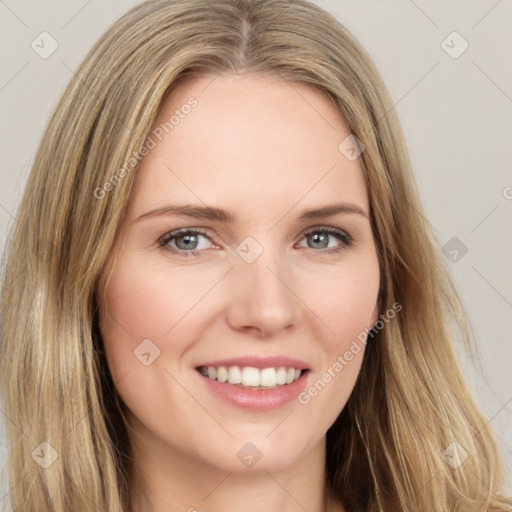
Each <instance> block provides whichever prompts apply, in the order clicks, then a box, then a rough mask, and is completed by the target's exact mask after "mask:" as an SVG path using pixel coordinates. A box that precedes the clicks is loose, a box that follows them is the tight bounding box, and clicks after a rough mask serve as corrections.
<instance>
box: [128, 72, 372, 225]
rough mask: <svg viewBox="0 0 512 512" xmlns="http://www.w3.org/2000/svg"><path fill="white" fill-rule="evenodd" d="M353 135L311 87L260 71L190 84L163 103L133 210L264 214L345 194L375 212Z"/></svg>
mask: <svg viewBox="0 0 512 512" xmlns="http://www.w3.org/2000/svg"><path fill="white" fill-rule="evenodd" d="M191 105H193V106H191ZM349 134H350V130H349V128H348V126H347V124H346V122H345V120H344V119H343V116H342V115H341V114H340V113H339V111H338V110H337V109H336V107H335V106H334V104H333V103H332V102H331V101H330V100H329V98H327V97H326V96H325V95H324V94H322V93H321V92H320V91H319V90H317V89H315V88H313V87H311V86H307V85H304V84H298V83H290V82H285V81H283V80H281V79H279V77H274V76H262V75H254V74H242V75H219V76H206V77H202V78H198V79H194V80H189V81H186V82H183V83H181V84H180V85H179V86H177V87H176V88H175V89H174V90H173V91H172V92H171V93H170V94H169V95H168V96H167V98H166V99H165V101H164V102H163V103H162V106H161V108H160V110H159V113H158V115H157V118H156V120H155V122H154V125H153V127H152V130H151V132H150V137H151V138H152V139H153V141H154V143H155V145H154V147H153V148H152V149H150V150H149V152H148V154H147V155H146V156H145V157H144V158H143V159H142V161H141V163H140V165H139V168H138V170H137V176H136V179H135V184H134V189H133V193H132V198H131V201H130V202H131V206H130V209H131V210H132V212H133V214H134V215H135V214H139V213H140V212H141V210H143V209H144V208H148V207H158V206H160V205H164V204H165V203H166V202H171V203H183V202H186V203H194V204H197V203H199V202H201V203H204V204H207V205H209V206H219V207H222V208H225V207H227V206H228V207H229V209H231V210H233V211H237V210H240V212H241V213H243V212H245V213H246V214H247V215H254V214H257V215H258V216H259V217H261V216H264V215H265V214H266V213H268V214H269V215H270V216H275V214H276V212H277V211H281V212H282V211H283V210H286V209H289V208H292V207H293V205H295V204H297V205H298V206H299V207H300V209H302V208H306V207H308V206H316V205H317V203H318V202H325V201H332V200H338V201H350V202H352V203H357V204H358V205H359V206H361V207H362V208H364V209H366V210H367V208H368V203H367V194H366V186H365V182H364V177H363V173H362V169H361V167H360V163H359V160H355V161H350V160H349V159H347V158H346V157H345V156H344V154H343V153H342V152H341V151H340V150H339V147H338V146H339V145H340V143H341V142H342V141H343V140H344V139H346V137H347V136H348V135H349ZM228 203H229V204H228Z"/></svg>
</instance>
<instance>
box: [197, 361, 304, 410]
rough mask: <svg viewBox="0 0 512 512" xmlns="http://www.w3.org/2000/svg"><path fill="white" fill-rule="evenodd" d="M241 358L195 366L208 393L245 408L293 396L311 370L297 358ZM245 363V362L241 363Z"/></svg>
mask: <svg viewBox="0 0 512 512" xmlns="http://www.w3.org/2000/svg"><path fill="white" fill-rule="evenodd" d="M273 361H275V362H278V364H276V365H275V366H272V365H270V364H269V362H267V361H264V360H261V359H255V358H250V359H249V358H244V359H243V360H242V359H238V360H236V362H237V363H239V364H233V363H234V362H235V360H231V361H226V360H225V361H222V364H221V363H220V362H211V363H206V364H203V365H200V366H197V367H196V368H195V370H196V374H197V375H198V377H199V378H200V379H201V381H202V382H203V385H204V386H205V387H206V389H207V390H208V392H209V393H210V395H211V396H212V397H214V398H217V397H218V398H220V399H221V400H223V401H224V402H228V403H230V404H231V405H234V406H236V407H237V408H241V409H245V410H248V411H260V412H261V411H269V410H272V409H276V408H279V407H282V406H284V405H285V404H287V403H289V402H292V401H293V400H295V399H297V397H298V395H299V394H300V393H301V392H302V391H303V389H304V387H305V386H306V382H307V380H308V376H309V374H310V372H311V370H310V369H309V368H307V367H305V365H304V364H303V363H302V362H300V361H297V360H291V359H288V358H286V359H284V358H283V359H279V360H276V359H275V358H274V359H273ZM244 363H245V364H244Z"/></svg>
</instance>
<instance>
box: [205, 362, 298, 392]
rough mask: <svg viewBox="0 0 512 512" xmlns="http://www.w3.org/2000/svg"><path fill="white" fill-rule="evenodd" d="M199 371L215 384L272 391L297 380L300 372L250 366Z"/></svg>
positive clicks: (222, 367) (288, 369) (290, 369)
mask: <svg viewBox="0 0 512 512" xmlns="http://www.w3.org/2000/svg"><path fill="white" fill-rule="evenodd" d="M199 371H200V372H201V374H202V375H204V376H205V377H208V378H209V379H212V380H216V381H217V382H227V383H228V384H233V385H237V386H239V387H244V388H251V389H274V388H276V387H278V386H286V385H287V384H291V383H293V382H295V381H296V380H298V379H299V377H300V376H301V373H302V370H300V369H298V368H293V367H288V368H286V367H284V366H281V367H279V368H273V367H269V368H261V369H260V368H254V367H252V366H244V367H240V366H229V367H225V366H218V367H215V366H208V367H206V366H201V367H200V369H199Z"/></svg>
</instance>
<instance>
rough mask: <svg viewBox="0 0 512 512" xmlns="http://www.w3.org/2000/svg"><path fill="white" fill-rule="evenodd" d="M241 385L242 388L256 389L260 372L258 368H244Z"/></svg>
mask: <svg viewBox="0 0 512 512" xmlns="http://www.w3.org/2000/svg"><path fill="white" fill-rule="evenodd" d="M242 384H243V385H244V386H252V387H258V386H259V385H260V372H259V370H258V368H253V367H252V366H246V367H245V368H244V369H243V370H242Z"/></svg>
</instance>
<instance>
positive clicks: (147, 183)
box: [100, 74, 379, 512]
mask: <svg viewBox="0 0 512 512" xmlns="http://www.w3.org/2000/svg"><path fill="white" fill-rule="evenodd" d="M191 96H193V97H194V98H196V99H197V102H198V104H197V106H196V107H195V108H194V109H192V110H191V112H190V113H189V114H188V115H187V116H184V117H183V119H180V122H179V124H177V125H176V126H175V127H174V129H173V130H172V131H170V132H169V134H168V135H167V136H165V137H163V138H162V140H161V141H158V144H157V145H156V147H154V148H153V149H151V151H150V152H149V154H148V155H147V156H146V157H145V158H144V159H143V160H142V162H141V164H140V166H139V168H138V170H137V175H136V178H135V183H134V188H133V192H132V196H131V198H130V202H129V205H128V209H127V213H126V216H125V219H124V221H123V225H122V230H121V231H120V235H119V240H118V242H119V243H118V246H117V256H116V259H115V264H114V266H113V270H112V273H111V276H110V279H109V280H108V281H107V282H106V284H105V282H104V284H103V285H102V289H101V294H100V295H101V313H100V329H101V332H102V336H103V340H104V345H105V350H106V355H107V361H108V366H109V369H110V372H111V374H112V377H113V380H114V383H115V385H116V389H117V390H118V392H119V394H120V396H121V398H122V400H123V402H124V403H125V404H126V407H127V419H128V423H129V426H130V430H129V432H130V434H129V435H130V440H131V443H132V446H133V457H134V465H133V470H132V473H131V478H132V489H133V490H134V501H133V504H132V509H133V510H155V511H164V510H165V511H166V512H173V511H187V510H189V511H190V512H192V511H193V510H198V511H200V512H203V511H204V512H208V511H218V510H244V511H247V512H252V511H261V510H281V511H283V512H292V511H293V512H295V511H299V510H300V511H303V510H304V509H305V510H309V511H326V510H328V511H334V510H343V509H342V508H341V506H340V505H339V504H335V503H333V502H331V501H330V500H329V499H328V497H327V496H326V493H325V488H324V482H325V474H324V462H325V433H326V431H327V430H328V428H329V427H330V426H331V425H332V423H333V422H334V421H335V419H336V417H337V416H338V414H339V413H340V411H341V410H342V409H343V407H344V406H345V404H346V401H347V399H348V397H349V395H350V393H351V391H352V389H353V387H354V384H355V381H356V378H357V376H358V373H359V371H360V367H361V362H362V357H363V353H364V350H361V351H360V352H359V353H357V354H355V355H354V356H353V359H352V360H351V361H350V362H349V363H348V364H347V365H346V366H344V368H343V370H342V371H341V372H338V373H336V376H335V378H333V379H331V382H329V383H328V384H327V385H326V386H325V388H324V389H323V390H322V391H321V392H320V393H318V395H317V396H315V397H313V398H311V400H310V402H309V403H307V404H306V405H303V404H301V403H299V402H298V401H297V400H293V401H291V402H290V403H288V404H286V405H284V406H282V407H280V408H278V409H274V410H270V411H246V410H242V409H239V408H237V407H236V406H234V405H232V404H230V403H227V402H225V401H223V400H221V399H220V398H218V397H217V396H216V395H214V394H212V393H211V391H209V389H208V388H207V387H206V386H205V385H204V384H203V383H202V381H201V380H200V379H201V377H200V376H198V372H197V371H196V370H195V369H194V368H195V367H196V366H198V365H200V364H201V363H202V362H205V361H208V360H214V359H223V358H228V357H236V356H244V355H259V356H274V355H287V356H291V357H296V358H299V359H301V360H304V361H306V362H307V363H308V365H309V368H310V372H309V375H308V383H307V385H306V388H305V389H307V388H308V387H309V386H310V385H311V384H312V383H313V382H315V381H317V380H318V379H319V378H321V376H322V374H323V373H324V372H325V371H326V370H327V369H328V368H329V367H332V366H333V364H334V362H335V361H336V360H337V357H338V356H340V355H343V354H344V353H345V352H346V351H347V350H348V349H349V347H350V345H351V343H352V341H353V340H355V339H356V338H357V336H358V334H359V333H361V331H364V329H365V328H370V327H371V326H372V325H373V324H374V323H375V321H376V320H377V318H378V309H377V296H378V291H379V264H378V258H377V252H376V247H375V243H374V238H373V235H372V231H371V227H370V221H369V219H368V216H369V204H368V197H367V190H366V185H365V182H364V178H363V172H362V169H361V166H360V161H359V159H356V160H355V161H349V160H348V159H347V158H345V156H344V155H343V154H342V153H341V152H340V151H339V150H338V145H339V144H340V142H341V141H343V140H344V139H345V138H346V137H347V136H348V135H349V134H350V131H349V129H348V127H347V125H346V123H345V121H344V119H343V117H342V116H341V115H340V114H339V112H338V111H337V110H336V108H335V107H334V105H333V104H332V103H331V102H330V101H329V100H328V99H327V98H326V97H325V96H324V95H322V94H321V93H320V92H319V91H318V90H316V89H314V88H311V87H309V86H305V85H300V84H289V83H286V82H283V81H281V80H280V79H279V78H276V77H272V76H262V75H253V74H240V75H220V76H218V77H217V78H214V77H213V76H208V77H203V78H200V79H197V78H196V79H194V80H192V81H188V82H184V83H182V84H180V85H179V86H178V87H177V88H175V89H174V90H173V91H172V93H171V94H170V95H169V96H168V97H167V98H166V100H165V102H164V103H163V104H162V106H161V109H160V111H159V114H158V118H157V119H156V121H155V125H154V128H156V127H158V126H159V124H160V123H162V122H165V121H167V120H169V118H170V116H171V115H172V114H173V112H174V111H175V109H177V108H178V109H179V108H180V107H181V106H182V105H183V104H185V103H186V102H187V100H188V98H190V97H191ZM155 140H156V139H155ZM332 202H346V203H351V204H353V205H357V206H358V207H359V208H360V209H361V210H363V212H365V213H366V216H364V215H357V214H353V213H349V214H347V213H343V214H339V213H338V214H336V215H331V216H327V217H323V218H314V219H309V220H305V221H298V217H299V214H300V213H302V212H303V211H304V210H307V209H314V208H319V207H321V206H324V205H327V204H330V203H332ZM170 204H194V205H199V206H205V205H208V206H211V207H218V208H223V209H226V210H230V211H231V212H232V213H233V214H234V216H235V221H234V222H232V223H227V222H221V221H218V220H213V219H198V218H187V217H179V216H176V215H160V216H154V217H147V218H144V219H138V218H139V217H140V216H141V215H143V214H144V213H146V212H149V211H151V210H154V209H156V208H160V207H163V206H166V205H170ZM137 219H138V220H137ZM325 227H332V228H337V229H339V230H342V231H344V232H345V233H348V234H349V235H350V236H351V237H352V238H353V240H354V242H353V244H352V245H349V246H347V247H344V246H343V242H341V241H340V240H338V239H337V238H336V237H334V236H332V235H329V238H328V240H329V242H328V243H329V247H328V248H332V247H341V248H342V250H341V251H339V252H333V253H330V254H328V253H326V252H325V251H326V250H328V249H326V248H323V246H320V245H319V244H318V242H317V243H316V244H315V243H314V240H311V238H312V237H311V236H309V237H308V236H305V234H304V232H305V231H307V230H308V228H318V229H319V230H320V235H324V236H325V232H324V231H321V228H325ZM179 228H203V229H205V230H206V231H207V236H208V237H204V236H202V235H200V236H199V238H198V239H197V241H198V243H199V245H198V246H197V247H198V249H197V248H196V250H197V251H198V252H197V253H196V255H190V254H189V255H188V256H180V255H178V254H173V253H172V252H170V251H169V250H168V249H166V248H165V247H162V246H161V245H159V243H158V242H159V240H160V239H162V237H164V235H166V233H168V232H170V231H173V230H176V229H179ZM248 236H251V237H253V238H254V239H255V240H256V241H257V243H258V244H259V246H261V247H262V248H263V252H262V253H261V255H259V257H257V258H256V259H255V261H253V262H252V263H247V262H246V261H245V260H244V259H243V258H242V257H240V256H239V254H238V253H237V252H236V248H237V246H238V245H239V244H240V243H241V242H242V241H243V240H244V239H245V238H246V237H248ZM178 242H181V245H180V246H179V247H183V238H181V239H178V240H176V239H175V240H174V241H171V242H170V243H169V245H171V247H172V248H174V249H175V250H176V251H179V250H180V249H179V248H177V247H178V246H177V245H176V244H177V243H178ZM167 247H169V246H167ZM186 250H187V249H183V248H182V249H181V252H182V253H183V252H186ZM251 250H252V249H251ZM189 251H190V250H189ZM145 339H150V340H151V341H152V343H154V345H155V346H157V347H158V349H159V350H160V355H159V356H158V357H157V358H156V359H154V361H153V362H152V363H151V364H150V365H149V366H145V365H144V364H142V363H141V362H140V360H139V359H138V358H137V357H134V350H136V349H137V347H138V346H139V344H140V343H141V342H142V340H145ZM151 350H153V349H151ZM151 357H152V356H151ZM248 442H251V443H252V444H253V445H255V446H256V447H257V449H258V450H259V452H260V453H261V459H260V460H259V461H258V463H257V464H255V465H254V466H253V467H251V468H248V467H246V466H244V464H242V463H241V461H240V460H239V458H238V457H237V452H238V451H239V450H240V449H241V448H242V447H243V446H244V445H245V444H246V443H248ZM143 499H147V501H148V502H149V503H146V504H144V505H143Z"/></svg>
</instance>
